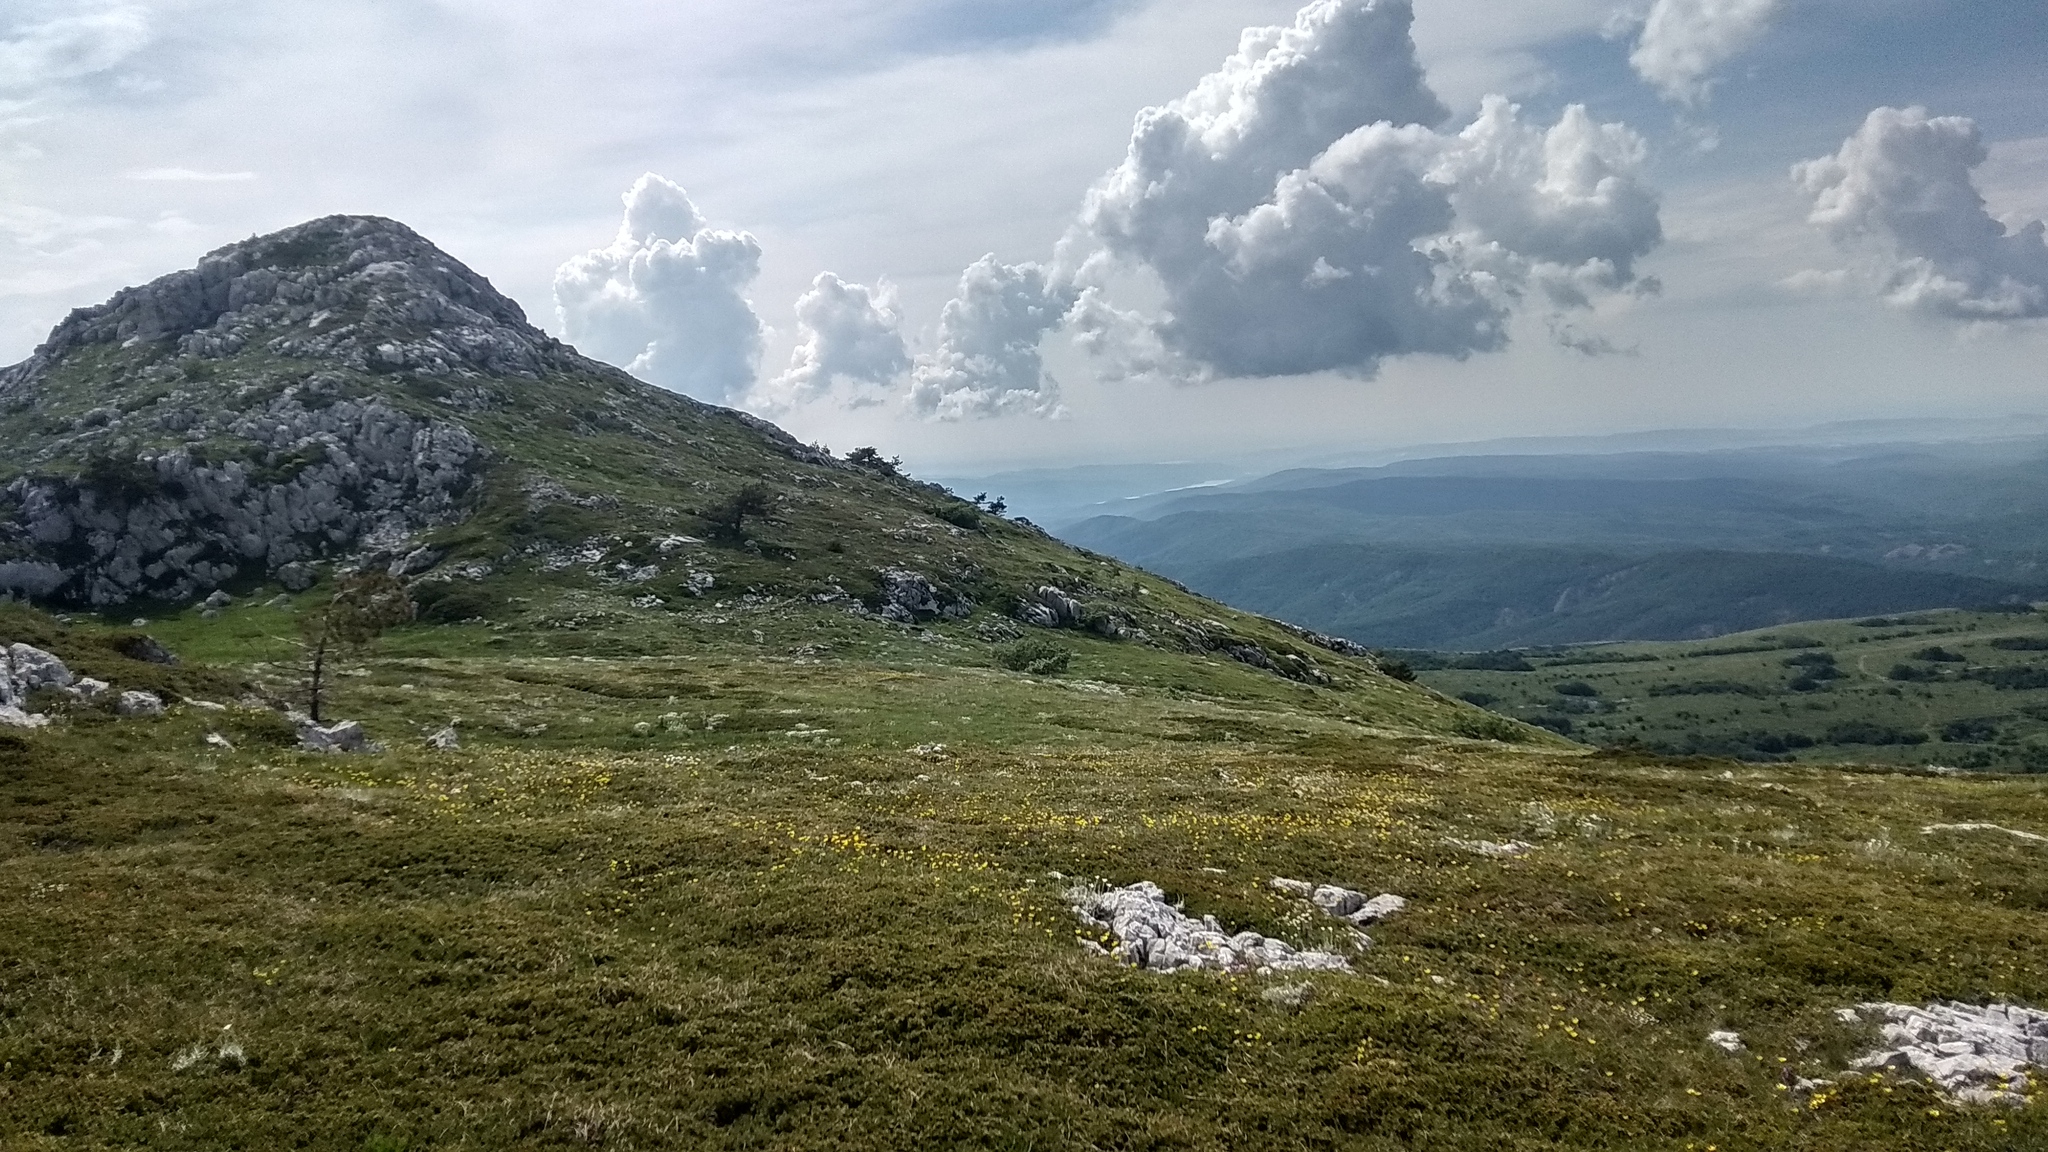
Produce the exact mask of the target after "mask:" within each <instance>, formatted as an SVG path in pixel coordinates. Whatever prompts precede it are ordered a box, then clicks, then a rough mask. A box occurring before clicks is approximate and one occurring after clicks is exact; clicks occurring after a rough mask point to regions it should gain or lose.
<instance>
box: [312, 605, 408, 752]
mask: <svg viewBox="0 0 2048 1152" xmlns="http://www.w3.org/2000/svg"><path fill="white" fill-rule="evenodd" d="M413 612H414V608H413V603H412V597H411V596H410V595H408V594H407V592H406V590H405V584H404V582H403V581H401V580H399V579H398V578H397V577H395V576H392V575H391V574H389V573H387V572H377V571H371V572H356V573H352V574H350V575H348V576H344V577H342V579H341V583H340V585H339V586H338V587H337V588H336V589H335V591H334V595H333V596H332V597H330V598H329V599H328V601H327V603H325V604H323V605H321V606H320V607H319V608H318V609H315V610H314V611H311V612H307V613H305V614H303V615H301V616H300V617H299V645H300V647H301V648H302V649H303V650H304V652H305V660H306V703H307V711H308V712H309V713H310V714H311V715H312V717H313V722H314V723H315V724H318V723H320V721H321V716H320V705H321V700H322V697H323V694H324V692H325V689H326V686H327V664H328V662H329V660H330V659H333V658H335V657H337V656H339V655H342V654H347V653H355V652H360V651H362V650H363V649H365V648H367V647H369V646H370V645H371V644H372V643H373V642H375V640H376V639H377V637H379V636H381V635H383V634H384V631H385V630H386V629H388V628H391V627H394V626H395V625H399V624H403V623H405V622H406V621H408V620H411V619H412V618H413Z"/></svg>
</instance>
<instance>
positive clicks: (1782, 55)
mask: <svg viewBox="0 0 2048 1152" xmlns="http://www.w3.org/2000/svg"><path fill="white" fill-rule="evenodd" d="M2044 59H2048V5H2044V4H2042V3H2040V0H1521V2H1518V3H1515V4H1512V5H1503V4H1500V3H1498V2H1497V0H1412V3H1411V2H1409V0H1317V2H1315V3H1311V4H1309V5H1307V6H1306V7H1301V6H1299V4H1298V3H1294V2H1287V3H1275V2H1266V0H787V2H783V3H762V4H747V5H738V4H732V3H730V2H724V3H711V2H708V0H664V2H662V3H652V2H647V0H585V2H583V3H579V4H576V5H566V4H556V3H547V2H543V0H490V2H489V3H486V2H484V0H406V2H398V0H328V2H327V3H324V4H320V5H306V4H302V3H290V2H287V0H4V3H0V363H9V362H12V361H15V360H18V359H20V358H22V357H24V356H26V355H27V354H28V353H29V352H30V351H31V350H32V349H33V348H34V346H35V345H36V344H37V343H38V342H39V341H40V339H41V338H42V337H43V336H44V335H45V334H47V332H48V331H49V329H50V328H51V326H53V325H54V324H55V323H56V322H57V321H59V320H60V319H62V317H63V316H64V314H65V313H66V312H67V311H68V310H69V309H71V308H73V307H78V306H83V305H88V304H92V303H96V302H98V301H100V300H103V299H105V298H106V297H107V296H109V295H111V294H112V293H113V292H114V291H115V290H117V289H119V288H121V287H123V286H125V285H128V284H133V283H140V282H143V281H146V280H148V279H151V278H153V277H155V276H159V275H162V274H165V273H167V272H171V271H174V270H177V269H180V268H184V267H189V266H191V265H192V264H194V263H195V262H196V261H197V260H198V258H199V257H200V256H201V255H202V254H204V253H205V252H207V251H209V250H211V249H213V248H215V247H218V246H220V245H222V244H226V243H230V242H233V241H235V240H238V239H243V238H246V237H248V236H251V235H254V234H258V233H263V232H268V231H273V230H275V229H278V228H282V227H286V226H289V225H291V224H294V223H298V222H300V221H303V220H307V219H311V218H313V217H317V216H321V215H327V214H331V213H344V212H345V213H370V214H377V215H383V216H389V217H393V218H396V219H399V220H402V221H404V222H406V223H407V224H409V225H411V226H412V227H414V228H415V229H417V230H419V231H420V232H422V233H423V234H425V235H426V236H428V237H429V238H431V239H433V240H434V241H435V242H436V243H438V244H440V245H441V246H442V247H443V248H445V249H446V250H448V251H449V252H450V253H451V254H453V255H454V256H456V257H457V258H459V259H461V260H463V261H464V262H466V263H468V264H470V265H471V266H472V267H474V268H476V269H477V270H478V271H480V272H482V273H484V274H485V275H487V276H489V277H490V278H491V279H492V281H493V282H494V283H495V284H496V285H497V286H498V287H499V288H500V289H501V290H503V291H505V292H506V293H507V294H509V295H510V296H512V297H513V298H514V299H516V300H518V301H519V302H520V303H521V305H522V306H523V307H524V308H525V309H526V311H527V313H528V314H529V316H530V317H531V318H532V319H533V320H534V322H535V323H537V324H540V325H541V326H543V327H545V328H547V329H548V330H549V331H551V332H553V333H555V334H556V335H558V336H561V337H563V338H565V339H568V340H570V341H571V342H573V343H576V344H577V345H578V346H579V347H580V348H582V349H583V350H584V351H586V352H588V353H590V354H593V355H596V356H598V357H599V358H601V359H605V360H608V361H610V362H613V363H616V364H619V365H620V366H622V367H625V368H627V369H628V370H629V371H632V372H634V373H635V374H637V375H639V376H641V377H642V378H643V379H647V380H649V381H650V382H652V383H655V384H658V385H661V386H663V387H668V388H673V389H675V390H677V391H682V392H687V393H689V394H691V395H695V396H698V397H699V398H701V399H706V400H710V401H712V402H715V403H721V404H728V405H733V406H738V407H744V408H747V409H749V410H752V411H755V412H758V413H760V414H762V415H765V416H768V417H769V418H771V419H774V420H776V421H777V422H778V423H781V424H783V425H784V426H785V427H787V428H789V429H790V430H791V431H793V432H795V433H796V434H797V435H799V436H801V437H803V438H804V439H806V440H809V441H813V442H818V443H823V444H826V445H828V446H830V447H833V448H836V449H838V450H840V451H845V450H847V449H849V448H851V447H854V446H857V445H875V446H878V447H880V448H882V449H883V450H884V451H885V453H887V454H891V455H901V456H903V457H904V458H905V459H906V461H908V462H909V464H910V465H911V466H912V467H913V468H916V469H920V470H925V471H928V472H943V473H947V474H954V475H958V474H963V473H967V474H971V473H974V472H976V471H980V472H982V473H987V472H993V471H998V470H1002V469H1006V468H1020V467H1032V466H1060V465H1069V464H1084V463H1122V462H1135V461H1160V460H1183V459H1200V458H1217V457H1222V456H1243V455H1247V454H1252V453H1260V454H1267V455H1269V456H1270V455H1272V454H1276V453H1277V454H1278V455H1279V456H1280V457H1284V456H1285V455H1286V454H1287V453H1290V452H1298V453H1300V454H1301V455H1302V456H1303V457H1304V458H1306V457H1308V456H1310V455H1319V454H1327V453H1328V452H1330V451H1333V450H1342V449H1352V448H1360V449H1362V448H1373V447H1382V446H1391V445H1397V444H1412V443H1422V442H1430V443H1444V442H1453V441H1464V440H1482V439H1490V438H1497V437H1509V436H1566V435H1589V434H1603V433H1612V432H1626V431H1633V430H1645V429H1653V428H1668V427H1773V426H1786V425H1794V424H1812V423H1821V422H1826V421H1836V420H1854V419H1870V418H1917V417H1935V416H1942V417H1951V416H1959V417H1998V416H2002V415H2005V414H2009V413H2043V412H2048V243H2044V239H2043V229H2042V225H2041V223H2040V221H2041V220H2042V219H2043V218H2048V68H2043V67H2041V63H2040V62H2041V61H2042V60H2044Z"/></svg>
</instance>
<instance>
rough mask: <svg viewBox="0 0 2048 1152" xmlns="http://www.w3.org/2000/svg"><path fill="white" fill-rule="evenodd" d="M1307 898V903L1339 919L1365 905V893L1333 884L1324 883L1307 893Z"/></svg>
mask: <svg viewBox="0 0 2048 1152" xmlns="http://www.w3.org/2000/svg"><path fill="white" fill-rule="evenodd" d="M1308 899H1309V903H1311V904H1314V905H1315V906H1316V907H1318V908H1321V909H1322V910H1323V911H1325V912H1328V913H1329V914H1330V915H1332V916H1336V917H1338V918H1340V919H1341V918H1343V917H1345V916H1349V915H1351V914H1352V913H1353V912H1356V911H1358V910H1359V909H1360V908H1362V907H1364V906H1365V893H1363V892H1353V891H1352V890H1351V889H1349V888H1339V887H1337V886H1336V885H1334V884H1325V885H1323V886H1322V887H1320V888H1317V889H1316V890H1315V891H1313V892H1311V893H1309V897H1308Z"/></svg>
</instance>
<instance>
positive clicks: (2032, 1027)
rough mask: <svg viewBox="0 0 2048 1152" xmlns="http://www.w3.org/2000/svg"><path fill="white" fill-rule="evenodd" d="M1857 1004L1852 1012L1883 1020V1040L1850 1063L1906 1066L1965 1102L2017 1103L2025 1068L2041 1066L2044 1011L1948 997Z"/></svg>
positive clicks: (2046, 1039)
mask: <svg viewBox="0 0 2048 1152" xmlns="http://www.w3.org/2000/svg"><path fill="white" fill-rule="evenodd" d="M1856 1007H1857V1010H1858V1016H1859V1018H1870V1017H1875V1018H1877V1019H1879V1020H1882V1021H1884V1025H1883V1029H1882V1036H1883V1039H1884V1047H1882V1048H1879V1049H1877V1050H1876V1051H1874V1052H1870V1053H1868V1054H1866V1055H1864V1056H1861V1057H1858V1058H1857V1059H1855V1060H1853V1061H1851V1062H1850V1065H1849V1066H1850V1067H1851V1068H1857V1069H1878V1068H1898V1069H1902V1070H1903V1069H1911V1070H1913V1071H1916V1072H1918V1073H1920V1074H1921V1075H1922V1076H1925V1077H1927V1078H1928V1079H1929V1080H1931V1081H1933V1082H1934V1083H1935V1084H1936V1085H1937V1086H1938V1087H1940V1088H1941V1090H1942V1091H1944V1092H1946V1093H1948V1094H1949V1095H1951V1096H1953V1097H1955V1098H1956V1099H1957V1100H1960V1101H1963V1102H1964V1103H1969V1104H2019V1103H2023V1102H2024V1101H2025V1099H2026V1094H2027V1089H2028V1084H2029V1080H2028V1076H2027V1069H2028V1068H2030V1067H2044V1066H2048V1012H2038V1011H2035V1010H2034V1009H2031V1008H2021V1007H2019V1006H2017V1005H2012V1004H1991V1005H1987V1006H1983V1007H1979V1006H1976V1005H1972V1004H1959V1003H1955V1002H1953V1001H1951V1002H1947V1003H1935V1004H1930V1005H1928V1006H1926V1007H1924V1008H1922V1007H1916V1006H1914V1005H1911V1004H1887V1003H1882V1002H1877V1003H1866V1004H1859V1005H1857V1006H1856Z"/></svg>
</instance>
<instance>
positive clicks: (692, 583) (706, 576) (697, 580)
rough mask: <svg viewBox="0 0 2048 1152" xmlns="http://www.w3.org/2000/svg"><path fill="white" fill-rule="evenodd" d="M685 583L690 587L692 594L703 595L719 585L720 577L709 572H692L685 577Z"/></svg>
mask: <svg viewBox="0 0 2048 1152" xmlns="http://www.w3.org/2000/svg"><path fill="white" fill-rule="evenodd" d="M684 584H685V586H686V587H687V588H688V590H689V593H690V595H692V596H702V595H703V594H705V593H706V592H709V591H711V590H712V589H713V588H716V587H718V577H716V576H713V575H712V574H711V573H709V572H692V573H690V574H689V576H688V577H686V578H685V580H684Z"/></svg>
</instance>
